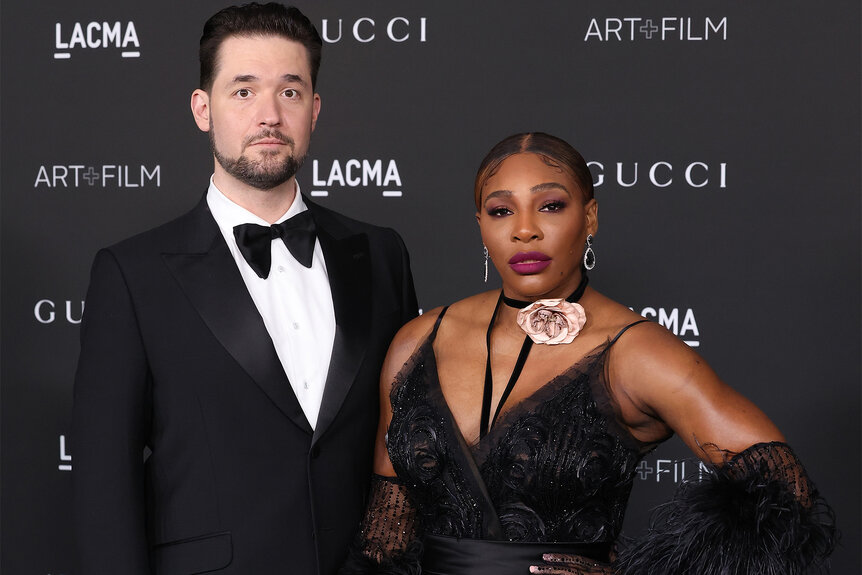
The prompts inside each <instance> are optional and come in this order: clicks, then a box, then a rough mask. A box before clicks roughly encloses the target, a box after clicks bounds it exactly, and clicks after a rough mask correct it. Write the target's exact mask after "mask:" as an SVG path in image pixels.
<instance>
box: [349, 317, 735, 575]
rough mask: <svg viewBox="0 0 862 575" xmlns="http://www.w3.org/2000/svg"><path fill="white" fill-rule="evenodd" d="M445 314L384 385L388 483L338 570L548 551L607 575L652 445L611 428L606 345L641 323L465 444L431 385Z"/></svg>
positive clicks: (443, 574) (513, 567) (510, 564)
mask: <svg viewBox="0 0 862 575" xmlns="http://www.w3.org/2000/svg"><path fill="white" fill-rule="evenodd" d="M445 311H446V310H445V309H444V310H443V312H442V313H441V314H440V316H439V317H438V318H437V322H436V323H435V326H434V329H433V330H432V332H431V333H430V334H429V336H428V338H427V339H426V340H425V341H424V342H423V343H422V344H421V346H420V347H419V348H418V349H417V350H416V351H415V352H414V354H413V355H412V356H411V358H410V359H409V360H408V362H407V363H406V364H405V365H404V367H403V368H402V369H401V371H400V372H399V374H398V376H397V378H396V380H395V382H394V384H393V387H392V391H391V394H390V399H391V404H392V420H391V423H390V425H389V429H388V434H387V447H388V451H389V457H390V460H391V462H392V466H393V468H394V469H395V471H396V473H397V475H398V477H397V479H395V478H384V477H380V476H377V477H376V478H375V481H374V487H373V489H372V494H371V500H370V501H369V505H368V510H367V513H366V517H365V520H364V521H363V525H362V528H361V532H360V534H359V535H358V537H357V541H356V543H355V545H354V548H353V549H352V550H351V558H350V560H349V561H348V563H347V564H346V565H345V567H344V568H343V570H342V574H352V573H392V574H398V573H411V574H413V573H417V574H418V573H423V574H427V575H460V574H462V573H463V574H467V573H470V574H471V575H485V574H487V575H491V574H493V575H509V574H512V575H514V574H522V575H524V574H526V573H529V572H530V571H529V567H530V566H531V565H537V564H539V565H540V564H543V562H542V555H543V553H549V552H550V553H561V554H566V555H578V556H580V557H584V558H589V559H591V560H595V561H596V563H595V564H596V565H597V570H596V571H589V572H590V573H592V572H596V573H614V572H616V571H614V570H613V568H612V567H611V565H610V560H611V558H612V557H613V556H614V552H613V550H612V545H613V544H614V543H615V542H616V540H617V538H618V536H619V534H620V530H621V527H622V523H623V516H624V513H625V509H626V505H627V502H628V498H629V494H630V491H631V488H632V484H633V481H634V477H635V473H636V472H635V469H636V467H637V464H638V462H639V461H640V459H641V458H642V457H643V456H644V455H645V454H646V453H647V452H649V451H650V450H651V449H653V448H654V447H655V446H656V444H646V443H642V442H640V441H638V440H637V439H635V438H634V437H633V436H632V435H631V434H629V433H628V432H627V431H626V430H625V429H624V428H623V426H622V425H620V424H619V423H618V421H617V418H616V415H615V411H614V404H613V401H612V398H611V395H610V393H609V390H608V383H607V372H606V369H607V359H608V356H609V352H610V351H611V349H612V347H613V345H614V343H615V342H616V341H617V339H618V338H619V337H620V336H621V335H622V334H623V333H624V332H625V331H626V330H628V329H629V328H631V327H632V326H633V325H635V324H637V323H641V322H635V323H633V324H631V325H629V326H626V327H625V328H624V329H622V330H621V331H620V332H619V333H618V334H617V335H616V336H615V337H614V338H612V339H610V340H608V341H607V342H605V343H603V344H602V345H599V346H598V347H597V348H595V349H594V350H592V351H591V352H590V353H588V354H587V355H586V356H585V357H584V358H583V359H582V360H580V361H578V362H577V363H576V364H575V365H573V366H571V367H570V368H569V369H567V370H566V371H565V372H564V373H562V374H560V375H559V376H557V377H555V378H554V379H553V380H552V381H550V382H548V383H547V384H546V385H544V386H542V387H540V388H539V389H538V390H537V391H536V392H534V393H533V395H531V396H529V397H528V398H526V399H524V400H522V401H521V402H520V403H518V404H517V405H515V406H513V407H510V408H509V409H508V411H506V412H505V413H504V414H503V415H502V416H501V418H500V419H499V420H498V421H497V422H496V424H495V425H494V426H493V427H492V428H491V430H490V431H489V433H488V434H487V435H485V436H484V437H483V438H482V439H480V440H478V442H475V443H472V444H471V443H468V442H467V441H465V438H464V437H462V435H461V432H460V430H459V429H458V428H457V426H456V423H455V421H454V419H453V416H452V414H451V412H450V409H449V406H448V405H447V403H446V400H445V398H444V396H443V393H442V390H441V387H440V382H439V379H438V372H437V362H436V357H435V354H434V348H433V343H434V339H435V336H436V333H437V330H438V328H439V326H440V322H441V320H442V318H443V315H444V314H445ZM420 564H421V569H420V567H419V566H420ZM598 565H605V566H606V567H605V568H606V569H607V570H606V571H605V570H602V569H601V568H600V567H598ZM571 572H572V573H579V572H581V571H578V570H574V568H573V570H572V571H571ZM584 572H588V571H584ZM632 572H635V571H634V570H632ZM647 572H653V571H644V573H647ZM659 572H661V571H655V573H659ZM670 572H671V571H669V570H668V571H666V573H670ZM662 573H665V572H662ZM728 573H732V572H731V571H728ZM733 573H735V572H733Z"/></svg>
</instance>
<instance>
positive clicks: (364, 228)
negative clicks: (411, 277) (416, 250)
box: [304, 198, 401, 242]
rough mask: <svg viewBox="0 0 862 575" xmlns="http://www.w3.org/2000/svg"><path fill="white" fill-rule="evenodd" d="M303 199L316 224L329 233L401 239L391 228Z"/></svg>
mask: <svg viewBox="0 0 862 575" xmlns="http://www.w3.org/2000/svg"><path fill="white" fill-rule="evenodd" d="M304 200H305V202H306V205H307V206H308V209H310V210H311V211H312V213H313V214H314V218H315V221H316V222H317V223H318V225H320V226H322V227H324V228H326V229H327V231H329V232H330V233H336V234H344V235H354V234H366V235H368V236H370V237H372V238H381V239H389V240H394V239H396V238H397V241H398V242H400V241H401V239H400V236H399V235H398V233H397V232H396V231H395V230H394V229H392V228H389V227H385V226H379V225H375V224H371V223H368V222H364V221H362V220H358V219H356V218H352V217H350V216H346V215H344V214H343V213H341V212H338V211H335V210H333V209H331V208H328V207H325V206H322V205H320V204H318V203H316V202H312V201H309V200H308V198H304Z"/></svg>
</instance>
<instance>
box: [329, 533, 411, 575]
mask: <svg viewBox="0 0 862 575" xmlns="http://www.w3.org/2000/svg"><path fill="white" fill-rule="evenodd" d="M421 560H422V541H421V540H419V539H414V540H413V541H411V542H410V543H409V544H408V545H407V549H405V550H404V551H398V552H395V553H393V554H392V556H391V557H386V558H385V559H383V561H382V562H380V563H378V562H377V561H375V560H374V559H372V558H370V557H368V556H366V555H365V553H363V552H362V551H361V549H360V548H359V547H358V546H357V545H356V544H354V545H352V546H351V547H350V552H349V553H348V556H347V560H346V561H345V562H344V565H342V566H341V569H339V571H338V575H421V573H422V567H420V562H421Z"/></svg>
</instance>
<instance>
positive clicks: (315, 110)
mask: <svg viewBox="0 0 862 575" xmlns="http://www.w3.org/2000/svg"><path fill="white" fill-rule="evenodd" d="M313 106H314V107H313V108H312V110H311V131H312V132H313V131H314V128H315V127H316V126H317V116H319V115H320V94H314V104H313Z"/></svg>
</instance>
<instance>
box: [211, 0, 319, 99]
mask: <svg viewBox="0 0 862 575" xmlns="http://www.w3.org/2000/svg"><path fill="white" fill-rule="evenodd" d="M231 36H280V37H282V38H286V39H287V40H293V41H294V42H299V43H300V44H302V45H303V46H305V49H306V50H307V51H308V61H309V64H310V67H311V87H312V89H314V86H315V84H316V83H317V71H318V70H319V69H320V53H321V50H322V48H323V41H322V40H321V39H320V34H318V33H317V28H315V27H314V24H312V23H311V21H310V20H309V19H308V18H307V17H306V16H305V14H303V13H302V12H300V11H299V10H298V9H297V8H294V7H293V6H284V5H283V4H278V3H276V2H269V3H267V4H258V3H257V2H252V3H251V4H244V5H242V6H229V7H227V8H225V9H224V10H220V11H219V12H217V13H216V14H214V15H213V16H212V18H210V19H209V20H207V22H206V24H204V31H203V35H201V44H200V52H199V56H200V62H201V77H200V85H199V88H200V89H201V90H207V91H208V90H210V89H211V88H212V84H213V80H214V79H215V75H216V68H217V67H218V51H219V48H220V47H221V44H222V42H224V41H225V39H227V38H229V37H231Z"/></svg>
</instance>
